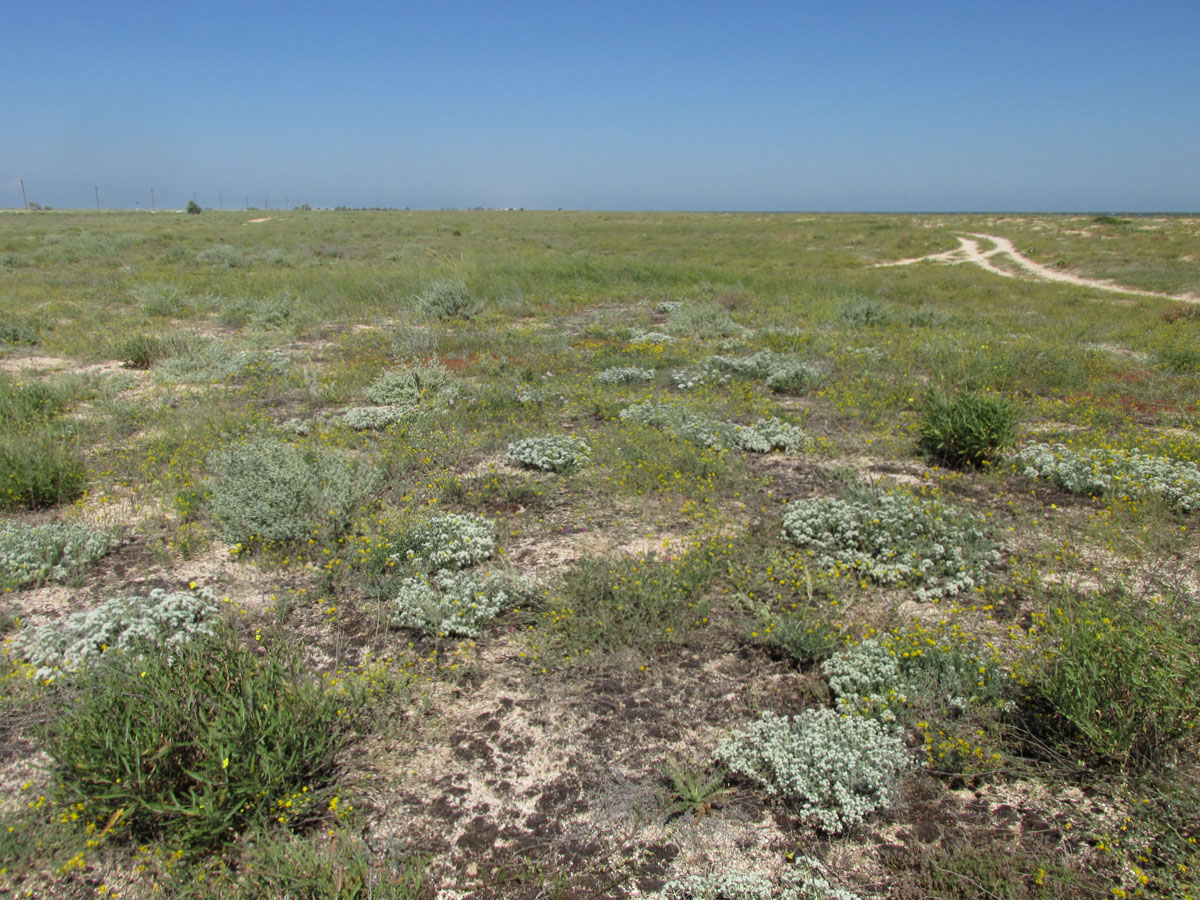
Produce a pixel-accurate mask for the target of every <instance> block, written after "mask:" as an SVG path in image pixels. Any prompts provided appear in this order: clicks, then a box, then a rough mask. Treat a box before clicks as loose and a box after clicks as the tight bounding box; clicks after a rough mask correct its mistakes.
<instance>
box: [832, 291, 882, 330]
mask: <svg viewBox="0 0 1200 900" xmlns="http://www.w3.org/2000/svg"><path fill="white" fill-rule="evenodd" d="M838 318H840V319H841V320H842V321H843V322H844V323H845V324H847V325H851V326H856V327H859V328H874V327H876V326H880V325H887V324H889V323H890V322H891V321H892V318H893V310H892V305H891V304H890V303H888V302H887V301H885V300H872V299H871V298H870V297H855V298H853V299H851V300H847V301H845V302H843V303H842V304H841V307H840V308H839V310H838Z"/></svg>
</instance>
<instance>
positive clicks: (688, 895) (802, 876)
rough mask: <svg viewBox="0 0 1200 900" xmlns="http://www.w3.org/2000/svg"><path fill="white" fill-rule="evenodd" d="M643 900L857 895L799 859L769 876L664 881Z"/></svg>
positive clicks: (845, 898)
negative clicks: (783, 869)
mask: <svg viewBox="0 0 1200 900" xmlns="http://www.w3.org/2000/svg"><path fill="white" fill-rule="evenodd" d="M647 900H860V898H859V897H858V895H857V894H854V893H851V892H850V891H847V890H844V889H842V888H835V887H834V886H833V885H831V884H830V883H829V880H828V879H826V878H825V877H824V876H823V875H821V873H820V868H819V864H818V863H817V862H815V861H814V860H811V859H809V858H808V857H801V858H800V859H798V860H797V862H796V867H795V868H794V869H788V870H785V871H784V872H782V873H780V874H779V876H777V877H776V876H773V875H771V874H769V873H767V872H722V873H720V874H716V875H688V876H686V877H684V878H675V879H672V880H671V881H668V882H667V883H666V884H664V885H663V886H662V887H661V888H659V889H658V890H657V891H655V892H654V893H653V894H649V895H647Z"/></svg>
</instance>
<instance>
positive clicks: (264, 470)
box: [207, 438, 376, 544]
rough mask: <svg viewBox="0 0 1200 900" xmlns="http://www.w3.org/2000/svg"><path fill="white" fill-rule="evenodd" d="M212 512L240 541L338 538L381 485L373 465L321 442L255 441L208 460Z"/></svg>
mask: <svg viewBox="0 0 1200 900" xmlns="http://www.w3.org/2000/svg"><path fill="white" fill-rule="evenodd" d="M208 468H209V471H210V472H211V473H212V474H211V475H210V476H209V478H208V481H207V488H208V490H209V491H210V492H211V499H210V500H209V511H210V512H211V513H212V517H213V519H214V521H215V522H216V525H217V532H218V534H219V535H220V537H221V538H222V539H223V540H226V541H229V542H236V543H241V544H254V543H263V542H286V541H300V540H304V539H306V538H310V537H313V536H314V535H315V536H319V537H322V538H325V539H328V538H331V537H336V536H337V535H339V534H341V533H342V532H344V531H345V529H346V528H347V527H349V525H350V520H351V516H352V513H353V512H354V510H355V508H356V507H357V506H358V504H359V503H360V502H361V501H362V500H363V498H364V497H365V496H366V494H367V493H368V492H369V491H370V490H371V489H372V488H373V487H374V486H375V483H376V477H375V473H374V472H373V471H372V470H371V468H370V467H369V466H368V465H366V464H362V463H358V462H355V461H354V460H351V459H349V458H347V457H346V456H343V455H342V454H340V453H338V452H336V451H333V450H327V449H325V448H323V447H298V446H295V445H292V444H288V443H284V442H283V441H278V440H273V439H270V438H254V439H251V440H249V441H246V442H245V443H242V444H238V445H235V446H233V447H228V448H226V449H224V450H218V451H216V452H215V453H213V454H211V455H210V456H209V457H208Z"/></svg>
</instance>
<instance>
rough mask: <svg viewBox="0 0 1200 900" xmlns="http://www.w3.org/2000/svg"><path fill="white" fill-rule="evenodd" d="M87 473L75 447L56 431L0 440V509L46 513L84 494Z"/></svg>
mask: <svg viewBox="0 0 1200 900" xmlns="http://www.w3.org/2000/svg"><path fill="white" fill-rule="evenodd" d="M86 486H87V472H86V469H85V468H84V464H83V460H82V459H81V458H80V456H79V454H78V453H77V452H76V450H75V449H74V447H73V446H72V445H71V444H70V443H68V441H67V440H66V439H64V438H62V437H61V436H59V435H57V434H55V433H54V432H53V431H51V430H48V429H43V430H42V431H40V432H35V433H34V434H14V435H10V436H8V437H4V438H0V509H13V508H18V507H23V508H25V509H44V508H46V507H50V506H57V505H59V504H60V503H68V502H70V501H71V500H74V499H76V498H77V497H79V496H80V495H82V494H83V492H84V490H85V488H86Z"/></svg>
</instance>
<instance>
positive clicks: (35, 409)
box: [0, 375, 70, 431]
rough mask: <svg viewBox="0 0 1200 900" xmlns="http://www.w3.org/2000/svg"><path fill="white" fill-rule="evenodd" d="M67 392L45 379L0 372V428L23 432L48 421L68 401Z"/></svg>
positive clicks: (61, 409)
mask: <svg viewBox="0 0 1200 900" xmlns="http://www.w3.org/2000/svg"><path fill="white" fill-rule="evenodd" d="M69 399H70V398H69V395H68V392H67V391H65V390H63V389H61V388H59V387H56V386H54V385H51V384H47V383H45V382H44V381H30V382H20V381H17V380H15V379H13V378H11V377H9V376H8V375H0V428H2V429H3V430H5V431H23V430H27V429H29V428H36V427H38V426H42V425H46V424H48V423H50V422H51V421H52V420H53V419H54V418H55V417H57V416H58V414H59V413H60V412H62V411H63V409H65V408H66V406H67V404H68V402H69Z"/></svg>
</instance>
